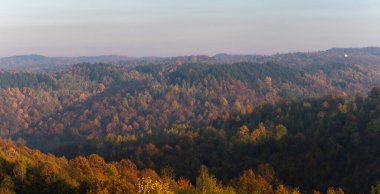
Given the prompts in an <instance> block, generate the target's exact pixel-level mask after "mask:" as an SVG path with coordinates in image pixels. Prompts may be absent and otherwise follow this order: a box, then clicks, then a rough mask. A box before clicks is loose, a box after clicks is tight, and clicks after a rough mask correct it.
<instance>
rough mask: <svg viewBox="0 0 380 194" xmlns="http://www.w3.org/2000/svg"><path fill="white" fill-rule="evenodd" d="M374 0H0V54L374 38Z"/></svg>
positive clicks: (245, 49)
mask: <svg viewBox="0 0 380 194" xmlns="http://www.w3.org/2000/svg"><path fill="white" fill-rule="evenodd" d="M379 21H380V0H191V1H190V0H189V1H185V0H0V57H4V56H12V55H24V54H41V55H46V56H89V55H109V54H116V55H124V56H135V57H141V56H178V55H195V54H206V55H214V54H217V53H229V54H274V53H287V52H297V51H304V52H307V51H317V50H325V49H329V48H333V47H365V46H380V22H379Z"/></svg>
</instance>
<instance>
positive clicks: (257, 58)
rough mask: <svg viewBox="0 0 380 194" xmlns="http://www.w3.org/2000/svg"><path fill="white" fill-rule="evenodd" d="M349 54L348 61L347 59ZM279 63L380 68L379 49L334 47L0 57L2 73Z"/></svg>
mask: <svg viewBox="0 0 380 194" xmlns="http://www.w3.org/2000/svg"><path fill="white" fill-rule="evenodd" d="M345 55H349V58H344V56H345ZM268 61H270V62H276V63H280V64H284V65H312V64H324V63H333V62H348V63H353V64H357V63H360V64H365V65H380V47H363V48H331V49H328V50H325V51H315V52H295V53H284V54H274V55H255V54H241V55H232V54H226V53H220V54H216V55H214V56H207V55H193V56H174V57H140V58H137V57H128V56H121V55H99V56H79V57H47V56H43V55H37V54H31V55H18V56H10V57H3V58H0V70H26V71H39V70H59V69H62V68H66V67H68V66H71V65H74V64H79V63H109V64H115V65H122V66H127V67H134V66H137V65H146V64H169V65H170V64H177V65H178V64H186V63H204V64H232V63H238V62H257V63H264V62H268Z"/></svg>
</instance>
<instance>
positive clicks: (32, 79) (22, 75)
mask: <svg viewBox="0 0 380 194" xmlns="http://www.w3.org/2000/svg"><path fill="white" fill-rule="evenodd" d="M42 86H45V87H49V88H56V87H57V83H56V81H55V80H54V79H53V78H52V77H51V76H49V75H47V74H43V73H28V72H0V88H14V87H17V88H24V87H29V88H37V87H42Z"/></svg>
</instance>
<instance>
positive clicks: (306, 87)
mask: <svg viewBox="0 0 380 194" xmlns="http://www.w3.org/2000/svg"><path fill="white" fill-rule="evenodd" d="M326 52H327V53H329V52H331V53H333V54H334V55H336V56H337V57H338V58H339V60H336V61H335V62H333V61H331V60H326V63H324V60H322V61H319V62H320V63H315V61H314V62H312V63H313V64H312V65H308V64H304V65H301V64H298V63H294V64H287V63H284V64H283V63H279V62H264V61H259V62H243V61H240V62H237V63H223V64H218V63H212V64H209V63H208V62H210V61H208V62H207V60H208V58H207V57H206V56H202V57H199V58H197V57H191V58H184V59H183V60H182V61H181V60H179V59H178V58H177V59H176V60H175V59H174V58H173V59H170V60H169V59H165V60H164V61H161V62H159V63H158V64H154V63H152V62H154V61H152V60H150V59H146V61H145V62H146V64H145V63H144V64H143V65H137V63H136V64H135V65H137V66H134V65H132V66H128V65H125V64H117V65H115V64H104V63H81V64H76V65H72V66H68V67H67V68H64V69H62V70H59V71H47V72H44V71H43V72H25V71H22V72H21V71H1V72H0V80H1V83H0V121H1V122H0V135H1V137H3V138H7V139H12V140H14V141H15V142H17V143H18V144H19V145H26V146H29V147H31V148H34V149H40V150H42V151H43V152H47V151H49V152H52V153H54V154H57V155H62V156H65V157H67V158H76V157H77V156H78V155H91V154H94V153H97V154H99V155H100V156H102V157H104V158H105V159H106V160H107V161H109V162H112V161H120V160H122V159H130V160H131V161H132V162H133V163H134V164H135V165H136V166H137V167H138V168H139V169H146V168H149V169H154V170H155V171H156V172H160V171H161V169H165V168H166V167H168V168H169V169H171V170H170V171H174V172H175V173H174V175H172V176H174V178H173V180H178V179H179V178H180V177H181V176H183V177H186V181H190V182H191V183H192V185H196V184H197V176H198V175H199V172H204V173H205V174H206V169H205V168H203V167H202V168H201V166H202V165H206V166H207V167H208V169H209V172H210V174H214V175H215V176H216V178H217V179H218V180H221V181H222V182H223V184H221V185H219V184H216V185H214V186H215V189H217V188H219V189H220V190H219V191H220V192H222V191H226V192H227V190H228V191H231V192H232V191H234V192H235V191H236V192H238V193H241V192H240V190H239V189H238V188H239V186H236V184H241V183H238V182H237V180H238V179H239V177H240V174H239V173H242V172H245V174H244V173H243V174H242V176H243V175H244V176H248V177H251V178H252V177H256V178H253V179H252V180H254V181H256V182H255V183H252V184H256V186H257V184H258V185H261V187H260V188H261V189H262V191H263V192H264V191H268V193H271V192H274V191H275V190H276V188H277V187H280V185H282V187H284V185H287V187H286V188H285V187H284V188H283V189H285V190H287V191H292V190H295V188H297V187H299V188H300V189H301V191H305V192H311V191H312V190H320V191H326V190H327V189H328V188H329V187H341V188H343V189H344V190H346V191H348V192H349V193H358V192H369V191H370V189H371V185H376V180H377V179H379V178H380V176H379V172H378V171H377V170H374V169H377V168H376V166H377V164H378V162H379V154H378V153H379V152H378V151H379V150H378V147H379V145H378V142H380V141H379V134H378V133H379V130H378V127H379V125H378V120H379V119H378V115H379V114H378V106H379V105H378V104H379V101H378V93H379V92H378V91H379V89H378V88H375V87H376V86H377V85H380V73H379V66H377V65H376V64H372V65H368V64H367V62H368V61H367V62H366V60H363V61H364V62H363V63H357V64H353V63H351V62H349V61H347V60H346V59H344V58H345V57H344V56H343V58H342V56H341V54H339V53H338V52H336V51H326ZM339 52H340V51H339ZM294 55H297V54H294ZM348 55H352V54H350V53H349V54H348ZM284 56H285V55H284ZM373 56H375V54H373ZM218 57H219V58H221V56H218ZM273 57H275V56H273ZM39 58H40V57H37V59H39ZM227 58H228V57H227ZM341 58H342V60H340V59H341ZM240 59H241V58H239V59H238V60H240ZM357 59H359V58H357ZM188 60H190V61H188ZM202 60H205V61H206V62H205V63H201V62H199V61H202ZM223 60H225V59H223ZM231 61H233V60H231ZM231 61H229V62H231ZM274 61H275V60H274ZM284 61H285V60H284ZM210 63H211V62H210ZM373 88H375V89H373ZM367 94H369V95H367ZM368 96H369V97H368ZM14 149H16V148H14ZM28 153H29V151H28ZM93 159H94V158H93ZM95 159H96V160H98V159H99V158H95ZM54 160H55V159H54ZM74 160H75V159H74ZM88 160H90V158H88ZM99 160H100V159H99ZM81 161H82V159H81ZM301 161H303V162H301ZM67 162H69V163H70V161H66V160H62V161H61V162H59V165H60V166H62V165H63V166H64V168H65V170H67V173H66V174H65V176H68V177H71V178H67V177H66V178H63V179H61V178H62V177H61V178H59V179H58V180H60V181H61V182H59V184H63V186H62V185H61V186H62V187H64V188H65V189H71V190H70V192H71V191H79V190H80V189H86V188H87V189H95V187H94V185H93V183H92V182H91V181H93V180H92V179H89V180H87V179H86V180H82V179H81V178H79V177H82V178H83V176H84V177H86V176H89V174H87V171H86V173H84V174H85V175H83V176H82V175H80V176H79V175H78V176H79V177H77V175H76V174H71V173H72V172H71V171H70V170H68V169H67V168H68V166H67ZM83 163H84V164H85V163H86V162H83ZM31 164H32V166H33V168H36V169H42V167H41V166H39V165H37V163H36V164H35V165H34V163H31ZM38 164H39V163H38ZM7 165H10V166H12V165H13V163H11V164H7ZM25 165H26V164H25ZM101 165H103V167H104V168H106V167H105V166H107V165H106V164H105V163H104V162H101ZM114 165H116V166H117V165H118V164H114ZM366 166H367V167H369V169H371V170H368V169H366V168H365V167H366ZM24 167H25V166H24ZM103 167H102V168H103ZM114 167H115V166H114ZM114 167H112V166H111V167H110V168H114ZM52 168H53V167H52ZM54 168H55V167H54ZM57 168H58V167H57ZM86 168H87V167H86ZM91 168H92V167H91ZM94 168H95V167H94ZM102 168H101V169H102ZM104 168H103V169H104ZM107 168H108V167H107ZM115 168H119V167H115ZM9 169H12V168H11V167H9ZM23 169H24V168H23ZM202 169H203V170H202ZM249 169H253V171H252V173H253V172H257V173H258V174H260V176H259V175H257V176H255V175H254V174H252V173H251V172H250V171H249ZM310 169H316V170H310ZM308 170H309V171H308ZM11 171H12V170H8V171H6V173H5V174H7V173H8V174H9V172H11ZM111 171H112V173H116V174H112V173H111V174H112V175H108V174H107V175H104V174H102V173H108V170H106V171H102V172H99V173H100V174H99V176H101V177H107V176H114V175H115V176H116V175H117V174H119V173H121V172H120V171H113V170H111ZM111 171H110V172H111ZM22 172H23V171H22ZM33 172H34V173H40V172H41V173H42V172H43V171H38V170H36V171H33ZM209 172H207V173H209ZM308 172H311V174H308ZM94 173H95V172H94ZM90 174H91V173H90ZM32 175H33V176H36V177H39V175H38V176H37V175H36V174H31V176H32ZM133 176H135V177H136V176H137V175H133ZM154 176H155V175H151V178H152V177H154ZM205 176H206V175H205ZM207 176H208V175H207ZM2 177H3V178H4V177H6V176H5V175H3V176H2ZM10 177H11V179H12V181H13V183H14V185H16V188H17V189H23V188H22V186H20V185H23V183H24V182H23V181H25V180H28V179H22V180H19V178H17V177H16V178H15V177H12V176H10ZM22 177H23V176H22ZM48 177H49V176H48ZM73 177H74V178H73ZM260 177H262V178H260ZM29 178H31V177H29ZM113 178H115V177H113ZM7 179H9V177H8V178H7ZM32 179H33V178H32ZM72 179H74V180H72ZM3 180H5V178H4V179H3ZM42 180H43V179H38V181H37V182H36V183H38V184H40V183H41V181H42ZM48 180H49V179H48ZM55 180H57V179H55ZM99 180H100V179H99ZM101 180H103V179H101ZM133 180H136V178H135V179H133ZM155 180H157V181H161V182H160V183H162V180H161V179H159V178H157V179H155ZM213 180H215V179H213ZM34 181H36V180H35V179H33V180H28V181H27V182H34ZM62 181H63V182H62ZM88 181H90V182H88ZM123 181H127V182H128V181H129V179H128V180H123ZM53 182H54V181H53ZM190 182H189V183H190ZM259 182H260V184H259ZM42 183H43V181H42ZM54 183H55V182H54ZM129 183H136V181H135V182H134V181H131V182H129ZM129 183H128V184H129ZM82 184H83V185H84V186H83V185H82ZM122 184H127V183H126V182H123V183H122ZM157 184H158V183H157ZM173 184H174V183H173ZM249 184H250V183H249ZM86 185H88V186H86ZM104 185H108V186H109V182H107V183H104ZM104 185H103V186H104ZM29 186H31V187H32V186H35V185H33V184H32V185H29ZM81 186H83V187H85V188H82V187H81ZM171 186H173V185H171ZM174 186H175V185H174ZM174 186H173V187H172V190H175V189H173V188H174ZM18 187H21V188H18ZM99 188H103V187H99ZM189 188H191V189H192V190H193V191H196V189H197V188H196V187H189ZM108 189H110V188H108ZM133 189H136V188H133ZM333 190H334V192H335V191H337V192H338V190H339V189H333ZM133 191H135V190H133ZM243 193H244V192H243Z"/></svg>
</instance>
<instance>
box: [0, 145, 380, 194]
mask: <svg viewBox="0 0 380 194" xmlns="http://www.w3.org/2000/svg"><path fill="white" fill-rule="evenodd" d="M0 145H1V146H0V161H1V162H0V165H1V166H0V167H1V168H0V169H1V171H0V182H1V184H0V192H1V193H4V194H11V193H40V194H44V193H49V194H50V193H65V194H69V193H104V194H107V193H131V194H132V193H133V194H134V193H137V194H146V193H157V194H171V193H173V194H174V193H178V194H183V193H188V194H191V193H195V194H197V193H199V194H203V193H215V194H219V193H220V194H222V193H223V194H227V193H228V194H234V193H241V194H248V193H266V194H271V193H273V194H290V193H291V194H297V193H301V191H300V190H299V189H298V188H291V187H289V186H286V185H284V184H282V183H281V182H280V181H278V180H277V179H276V177H274V176H273V174H270V172H269V173H268V172H266V171H263V170H261V171H260V172H259V173H256V172H254V171H253V170H252V169H248V170H244V171H243V172H242V173H240V175H239V177H238V178H237V179H234V180H230V181H229V182H227V183H221V182H219V181H218V180H217V179H216V178H215V177H214V176H213V175H212V174H211V173H210V172H209V171H208V168H207V167H206V166H201V167H200V170H199V172H198V176H197V178H196V181H195V182H194V183H192V182H191V181H189V180H188V179H186V178H184V177H179V178H175V177H176V176H175V172H174V171H173V169H172V168H170V167H164V168H162V169H161V170H160V174H158V173H157V172H156V171H154V170H151V169H138V168H137V167H136V165H135V164H134V163H133V162H131V161H130V160H126V159H123V160H121V161H119V162H109V163H107V162H105V161H104V159H103V158H102V157H100V156H98V155H95V154H92V155H89V156H88V157H83V156H78V157H75V158H73V159H71V160H67V159H66V158H65V157H55V156H54V155H51V154H47V155H46V154H42V153H41V152H39V151H38V150H30V149H28V148H26V147H16V146H15V145H14V144H13V143H11V142H8V141H4V140H0ZM262 168H264V170H265V165H264V166H263V167H262ZM379 190H380V182H378V183H377V184H376V185H374V186H372V187H371V193H373V194H376V193H378V192H379ZM313 193H315V194H317V193H320V192H318V191H314V192H313ZM326 193H328V194H334V193H336V194H343V193H344V191H343V189H341V188H334V187H329V188H328V189H327V190H326Z"/></svg>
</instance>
